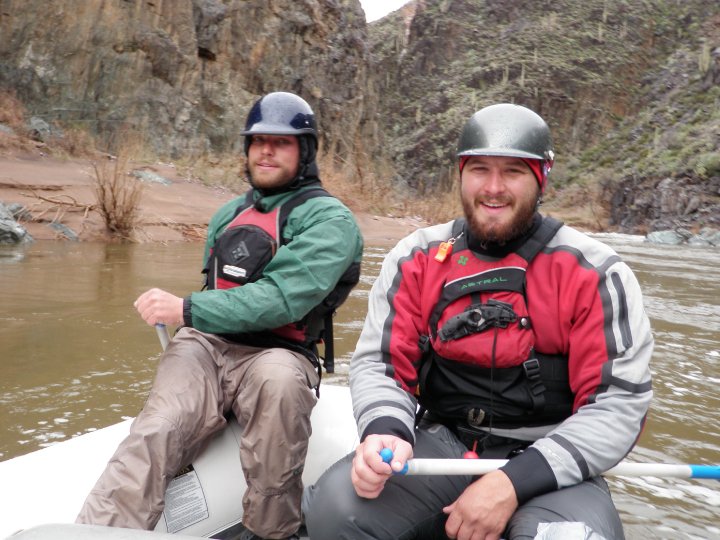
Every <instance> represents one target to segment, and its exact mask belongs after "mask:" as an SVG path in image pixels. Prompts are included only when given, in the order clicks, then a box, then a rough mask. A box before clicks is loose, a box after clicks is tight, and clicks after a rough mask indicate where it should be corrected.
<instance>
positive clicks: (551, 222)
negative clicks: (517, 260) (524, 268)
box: [517, 216, 563, 264]
mask: <svg viewBox="0 0 720 540" xmlns="http://www.w3.org/2000/svg"><path fill="white" fill-rule="evenodd" d="M562 226H563V222H562V221H558V220H557V219H555V218H552V217H549V216H545V217H543V220H542V223H540V227H538V230H537V231H535V233H534V234H533V235H532V236H531V237H530V238H528V239H527V241H526V242H525V243H524V244H523V245H522V246H521V247H520V249H518V251H517V254H518V255H520V256H521V257H522V258H523V259H525V260H526V261H527V262H528V264H530V263H531V262H532V260H533V259H534V258H535V256H536V255H537V254H538V253H540V252H541V251H542V250H543V248H544V247H545V246H547V244H548V242H549V241H550V240H551V239H552V237H553V236H555V234H556V233H557V232H558V230H560V227H562Z"/></svg>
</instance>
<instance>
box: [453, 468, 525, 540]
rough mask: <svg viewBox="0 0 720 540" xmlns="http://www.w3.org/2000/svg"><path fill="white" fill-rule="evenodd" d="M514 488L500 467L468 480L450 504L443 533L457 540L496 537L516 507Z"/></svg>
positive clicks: (479, 539)
mask: <svg viewBox="0 0 720 540" xmlns="http://www.w3.org/2000/svg"><path fill="white" fill-rule="evenodd" d="M517 507H518V501H517V496H516V495H515V488H514V487H513V485H512V482H510V479H509V478H508V477H507V475H506V474H505V473H504V472H502V471H493V472H491V473H488V474H486V475H485V476H483V477H481V478H480V479H479V480H476V481H475V482H473V483H472V484H470V485H469V486H468V487H467V488H466V489H465V491H463V493H462V495H460V497H458V498H457V500H456V501H455V502H454V503H452V504H451V505H450V506H446V507H445V508H443V512H445V513H446V514H448V519H447V522H446V523H445V533H447V535H448V536H449V537H450V538H457V539H458V540H470V539H472V540H498V539H499V538H500V535H501V534H502V533H503V531H504V530H505V527H506V526H507V523H508V521H509V520H510V518H511V517H512V515H513V513H514V512H515V510H517Z"/></svg>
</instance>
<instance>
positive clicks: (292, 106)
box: [241, 92, 317, 154]
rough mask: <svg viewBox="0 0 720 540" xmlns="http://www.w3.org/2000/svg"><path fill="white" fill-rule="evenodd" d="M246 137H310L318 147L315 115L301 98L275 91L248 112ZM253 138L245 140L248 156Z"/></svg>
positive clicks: (243, 133) (243, 132) (261, 99)
mask: <svg viewBox="0 0 720 540" xmlns="http://www.w3.org/2000/svg"><path fill="white" fill-rule="evenodd" d="M241 134H242V135H246V136H248V135H250V136H251V135H308V136H310V137H311V138H312V139H313V141H314V142H315V146H316V147H317V125H316V123H315V113H314V112H313V110H312V109H311V108H310V105H308V104H307V102H306V101H305V100H304V99H302V98H301V97H299V96H296V95H295V94H291V93H289V92H272V93H270V94H267V95H265V96H263V97H261V98H260V99H259V100H257V101H256V102H255V104H254V105H253V106H252V108H251V109H250V112H249V113H248V117H247V121H246V122H245V129H244V130H243V131H242V132H241ZM250 138H251V137H246V138H245V154H247V151H248V146H249V145H250Z"/></svg>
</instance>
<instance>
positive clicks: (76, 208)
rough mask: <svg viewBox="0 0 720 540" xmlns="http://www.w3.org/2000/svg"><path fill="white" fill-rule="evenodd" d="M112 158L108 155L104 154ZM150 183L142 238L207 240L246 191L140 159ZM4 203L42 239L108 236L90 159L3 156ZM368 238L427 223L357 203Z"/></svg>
mask: <svg viewBox="0 0 720 540" xmlns="http://www.w3.org/2000/svg"><path fill="white" fill-rule="evenodd" d="M102 159H108V158H102ZM132 171H133V174H134V175H135V176H138V177H139V178H140V179H141V181H142V183H143V192H142V196H141V199H140V203H139V219H138V226H137V228H136V231H135V235H136V239H137V240H138V241H140V242H182V241H201V240H203V239H204V237H205V231H206V228H207V224H208V221H209V219H210V217H211V216H212V214H213V213H214V212H215V210H217V209H218V208H219V207H220V206H221V205H222V204H223V203H225V202H227V201H228V200H230V199H232V198H233V197H236V196H237V195H238V194H239V193H241V192H242V191H244V189H245V184H243V183H240V182H238V187H237V189H234V190H231V189H228V188H222V187H212V186H207V185H205V184H203V183H202V182H201V181H199V180H196V179H193V178H188V177H186V176H184V175H182V174H181V173H180V172H179V171H178V170H177V168H176V167H175V166H174V165H173V164H171V163H160V162H158V163H152V164H138V165H136V166H134V167H133V168H132ZM0 202H2V203H4V204H5V205H6V206H9V205H11V204H13V203H17V204H20V205H22V206H23V207H25V208H26V209H27V213H26V214H25V215H24V216H22V217H21V219H20V220H19V221H20V223H21V225H22V226H23V227H24V228H25V229H26V230H27V232H28V233H29V234H30V236H32V237H33V238H34V239H37V240H67V239H77V240H80V241H108V240H109V239H110V238H109V237H108V236H107V234H106V232H105V230H104V224H103V221H102V217H101V216H100V214H99V213H98V212H97V211H96V210H94V205H95V171H94V168H93V163H92V161H90V160H84V159H58V158H53V157H49V156H47V155H45V154H43V153H41V152H37V153H30V152H28V153H17V154H13V155H4V156H0ZM345 202H346V204H348V206H350V207H351V209H353V211H354V212H355V215H356V218H357V220H358V223H359V225H360V228H361V230H362V232H363V236H364V237H365V240H366V242H369V243H373V244H381V243H387V244H390V245H392V244H394V243H395V242H396V241H397V240H399V239H400V238H402V237H403V236H405V235H407V234H408V233H410V232H412V231H413V230H415V229H416V228H418V227H421V226H424V225H425V224H426V223H424V222H423V221H422V220H420V219H418V218H408V217H392V216H377V215H372V214H369V213H366V212H363V211H359V210H357V209H355V208H353V205H352V201H345Z"/></svg>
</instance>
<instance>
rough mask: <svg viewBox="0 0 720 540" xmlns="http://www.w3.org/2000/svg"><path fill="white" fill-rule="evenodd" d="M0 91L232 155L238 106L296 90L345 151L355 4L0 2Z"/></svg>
mask: <svg viewBox="0 0 720 540" xmlns="http://www.w3.org/2000/svg"><path fill="white" fill-rule="evenodd" d="M0 36H1V37H0V58H1V59H2V60H0V87H9V88H12V89H14V90H15V91H16V92H17V93H18V96H19V97H20V98H21V99H22V101H23V102H24V103H25V104H26V106H27V107H28V109H29V111H30V112H31V114H34V115H37V116H40V117H42V118H43V119H45V120H47V121H62V122H64V123H65V124H66V125H67V124H73V123H77V124H80V125H84V126H87V127H89V128H90V129H91V130H93V131H95V132H96V133H99V134H101V135H104V136H109V135H110V134H112V133H114V132H115V131H116V130H118V129H119V128H121V127H124V128H126V129H127V128H129V129H134V130H139V131H143V132H145V133H147V134H148V139H149V141H150V143H151V144H152V145H153V146H154V147H155V150H156V151H158V152H161V153H166V154H170V155H172V156H177V155H179V154H182V153H198V152H202V151H206V150H210V149H213V150H215V151H225V150H231V149H237V148H239V143H240V138H239V136H238V132H239V130H240V129H241V127H242V126H243V125H244V121H245V115H246V114H247V110H248V107H249V105H250V104H251V103H252V102H253V101H254V100H255V99H256V98H257V97H258V96H259V95H260V94H263V93H265V92H269V91H274V90H287V91H292V92H296V93H298V94H301V95H303V96H304V97H306V99H307V100H308V101H309V102H310V103H311V105H312V106H313V107H314V108H315V111H316V113H317V114H318V117H319V121H320V124H321V126H323V127H324V128H325V137H324V140H323V143H324V144H325V146H326V148H328V149H330V150H331V151H332V152H336V153H345V154H352V153H353V140H354V139H355V138H356V136H357V135H358V133H359V131H360V130H361V117H362V115H363V113H364V112H365V111H366V105H365V103H364V95H363V92H362V89H363V88H364V83H365V79H366V77H367V65H368V62H367V50H366V46H365V43H366V24H365V19H364V16H363V12H362V10H361V8H360V5H359V2H358V1H357V0H301V1H296V0H225V1H221V0H103V1H88V2H85V1H78V0H53V1H52V2H46V1H44V0H0Z"/></svg>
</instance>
